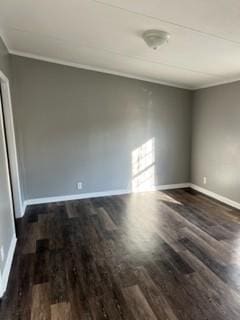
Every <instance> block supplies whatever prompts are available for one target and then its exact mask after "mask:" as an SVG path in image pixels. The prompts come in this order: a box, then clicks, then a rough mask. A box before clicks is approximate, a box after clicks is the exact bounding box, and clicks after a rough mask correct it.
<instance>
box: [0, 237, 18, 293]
mask: <svg viewBox="0 0 240 320" xmlns="http://www.w3.org/2000/svg"><path fill="white" fill-rule="evenodd" d="M16 243H17V238H16V236H15V234H14V236H13V237H12V240H11V243H10V247H9V250H8V255H7V258H6V264H5V267H4V270H3V273H2V275H0V298H1V297H3V295H4V293H5V291H6V289H7V284H8V278H9V275H10V271H11V267H12V262H13V257H14V253H15V248H16Z"/></svg>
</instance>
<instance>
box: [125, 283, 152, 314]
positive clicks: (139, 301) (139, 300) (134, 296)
mask: <svg viewBox="0 0 240 320" xmlns="http://www.w3.org/2000/svg"><path fill="white" fill-rule="evenodd" d="M123 293H124V297H125V299H126V301H127V303H128V305H129V307H130V310H131V311H132V313H133V315H134V317H135V319H139V320H145V319H149V320H157V317H156V316H155V314H154V312H153V310H152V309H151V307H150V305H149V303H148V302H147V300H146V298H145V297H144V295H143V293H142V291H141V290H140V288H139V287H138V286H133V287H128V288H124V289H123Z"/></svg>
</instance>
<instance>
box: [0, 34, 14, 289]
mask: <svg viewBox="0 0 240 320" xmlns="http://www.w3.org/2000/svg"><path fill="white" fill-rule="evenodd" d="M0 70H1V71H2V72H3V73H4V74H5V75H6V76H8V77H9V78H10V69H9V56H8V52H7V49H6V47H5V45H4V43H3V41H2V39H1V37H0ZM1 126H2V122H1V117H0V248H1V247H3V250H4V255H5V258H4V261H3V262H2V261H1V259H0V275H2V272H3V270H4V267H5V265H6V258H7V255H8V251H9V247H10V243H11V239H12V237H13V235H14V226H13V220H12V216H11V203H10V199H9V189H8V173H7V167H6V166H7V163H6V159H5V156H4V151H5V150H4V140H3V132H2V127H1ZM0 278H1V277H0ZM0 286H1V283H0Z"/></svg>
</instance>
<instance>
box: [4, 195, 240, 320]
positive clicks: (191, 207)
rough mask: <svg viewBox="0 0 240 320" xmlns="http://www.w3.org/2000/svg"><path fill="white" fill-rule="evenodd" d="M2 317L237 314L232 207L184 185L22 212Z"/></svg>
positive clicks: (222, 318) (237, 228) (131, 319)
mask: <svg viewBox="0 0 240 320" xmlns="http://www.w3.org/2000/svg"><path fill="white" fill-rule="evenodd" d="M17 226H18V231H19V239H18V243H17V247H16V253H15V257H14V262H13V266H12V271H11V275H10V280H9V285H8V288H7V291H6V294H5V295H4V297H3V298H2V299H1V301H0V319H4V320H35V319H40V320H42V319H46V320H51V319H53V320H58V319H59V320H62V319H66V320H68V319H70V320H72V319H74V320H78V319H80V320H93V319H96V320H100V319H101V320H102V319H111V320H118V319H119V320H120V319H121V320H141V319H144V320H145V319H153V320H163V319H164V320H216V319H217V320H239V319H240V253H239V234H240V211H238V210H236V209H233V208H230V207H229V206H225V205H224V204H222V203H219V202H217V201H215V200H213V199H210V198H208V197H206V196H204V195H202V194H200V193H199V192H197V191H192V190H190V189H182V190H169V191H166V192H160V191H159V192H150V193H139V194H131V195H120V196H112V197H101V198H92V199H83V200H76V201H70V202H55V203H50V204H46V205H34V206H30V207H28V208H27V211H26V215H25V216H24V217H23V218H22V219H21V220H19V221H18V222H17Z"/></svg>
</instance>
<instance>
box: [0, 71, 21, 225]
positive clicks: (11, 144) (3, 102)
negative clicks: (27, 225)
mask: <svg viewBox="0 0 240 320" xmlns="http://www.w3.org/2000/svg"><path fill="white" fill-rule="evenodd" d="M0 112H1V114H2V120H3V129H4V135H5V143H6V153H7V162H8V168H9V179H10V186H11V193H12V194H11V195H12V199H13V209H14V220H15V221H16V219H17V218H20V217H22V216H23V214H24V208H23V203H22V197H21V188H20V180H19V170H18V159H17V150H16V141H15V131H14V122H13V114H12V104H11V94H10V85H9V80H8V78H7V77H6V76H5V74H4V73H3V72H1V71H0Z"/></svg>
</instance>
